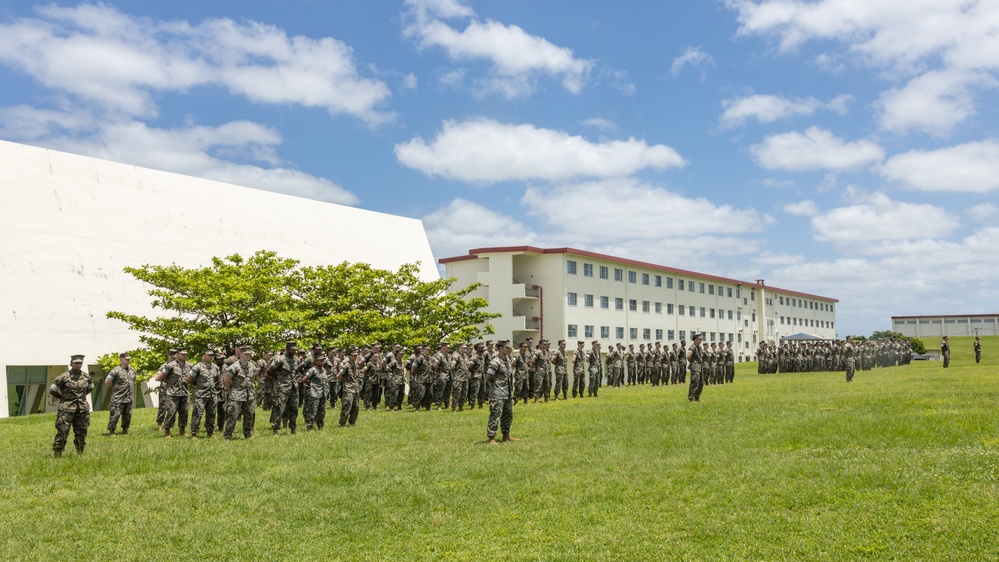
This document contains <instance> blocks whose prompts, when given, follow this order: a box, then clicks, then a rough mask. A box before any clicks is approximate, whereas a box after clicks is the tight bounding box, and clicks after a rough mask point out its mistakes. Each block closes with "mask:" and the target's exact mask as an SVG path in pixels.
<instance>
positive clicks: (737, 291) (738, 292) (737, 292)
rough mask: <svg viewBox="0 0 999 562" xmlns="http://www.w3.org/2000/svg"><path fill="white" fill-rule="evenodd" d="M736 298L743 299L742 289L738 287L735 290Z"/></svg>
mask: <svg viewBox="0 0 999 562" xmlns="http://www.w3.org/2000/svg"><path fill="white" fill-rule="evenodd" d="M735 298H737V299H741V298H742V289H741V288H740V287H736V288H735Z"/></svg>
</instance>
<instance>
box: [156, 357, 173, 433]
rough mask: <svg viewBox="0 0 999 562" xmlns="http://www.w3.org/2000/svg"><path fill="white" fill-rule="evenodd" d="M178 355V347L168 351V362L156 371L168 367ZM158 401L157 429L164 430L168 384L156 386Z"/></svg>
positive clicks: (158, 371)
mask: <svg viewBox="0 0 999 562" xmlns="http://www.w3.org/2000/svg"><path fill="white" fill-rule="evenodd" d="M176 356H177V350H176V349H171V350H169V351H168V352H167V360H166V363H163V364H162V365H160V367H159V369H156V372H157V373H160V372H162V371H163V368H164V367H166V366H167V365H169V364H170V363H172V362H173V360H174V357H176ZM156 401H157V406H156V430H157V431H163V420H164V419H166V411H167V392H166V385H163V384H161V385H158V386H157V387H156Z"/></svg>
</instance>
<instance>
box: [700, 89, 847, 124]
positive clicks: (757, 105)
mask: <svg viewBox="0 0 999 562" xmlns="http://www.w3.org/2000/svg"><path fill="white" fill-rule="evenodd" d="M852 99H853V96H849V95H840V96H837V97H836V98H834V99H832V100H831V101H829V102H827V103H822V102H820V101H819V100H817V99H815V98H814V97H807V98H794V99H789V98H784V97H780V96H774V95H767V94H753V95H750V96H746V97H743V98H736V99H729V100H724V101H722V107H723V108H724V109H725V111H724V112H722V116H721V118H720V119H719V122H720V124H721V126H722V128H726V129H729V128H733V127H738V126H740V125H742V124H743V123H745V122H746V121H748V120H750V119H755V120H756V121H759V122H760V123H772V122H774V121H777V120H778V119H784V118H787V117H793V116H796V115H812V114H814V113H815V112H816V111H818V110H819V109H823V108H825V109H829V110H831V111H835V112H836V113H840V114H843V113H845V111H846V105H847V104H848V103H849V102H850V101H851V100H852Z"/></svg>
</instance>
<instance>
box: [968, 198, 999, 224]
mask: <svg viewBox="0 0 999 562" xmlns="http://www.w3.org/2000/svg"><path fill="white" fill-rule="evenodd" d="M965 212H966V213H967V214H968V216H969V217H971V218H973V219H975V220H976V221H980V222H985V221H992V222H996V219H999V207H997V206H995V205H994V204H992V203H979V204H977V205H974V206H972V207H969V208H968V209H967V210H965Z"/></svg>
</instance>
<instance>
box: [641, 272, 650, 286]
mask: <svg viewBox="0 0 999 562" xmlns="http://www.w3.org/2000/svg"><path fill="white" fill-rule="evenodd" d="M648 284H649V274H648V273H643V274H642V285H648Z"/></svg>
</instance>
